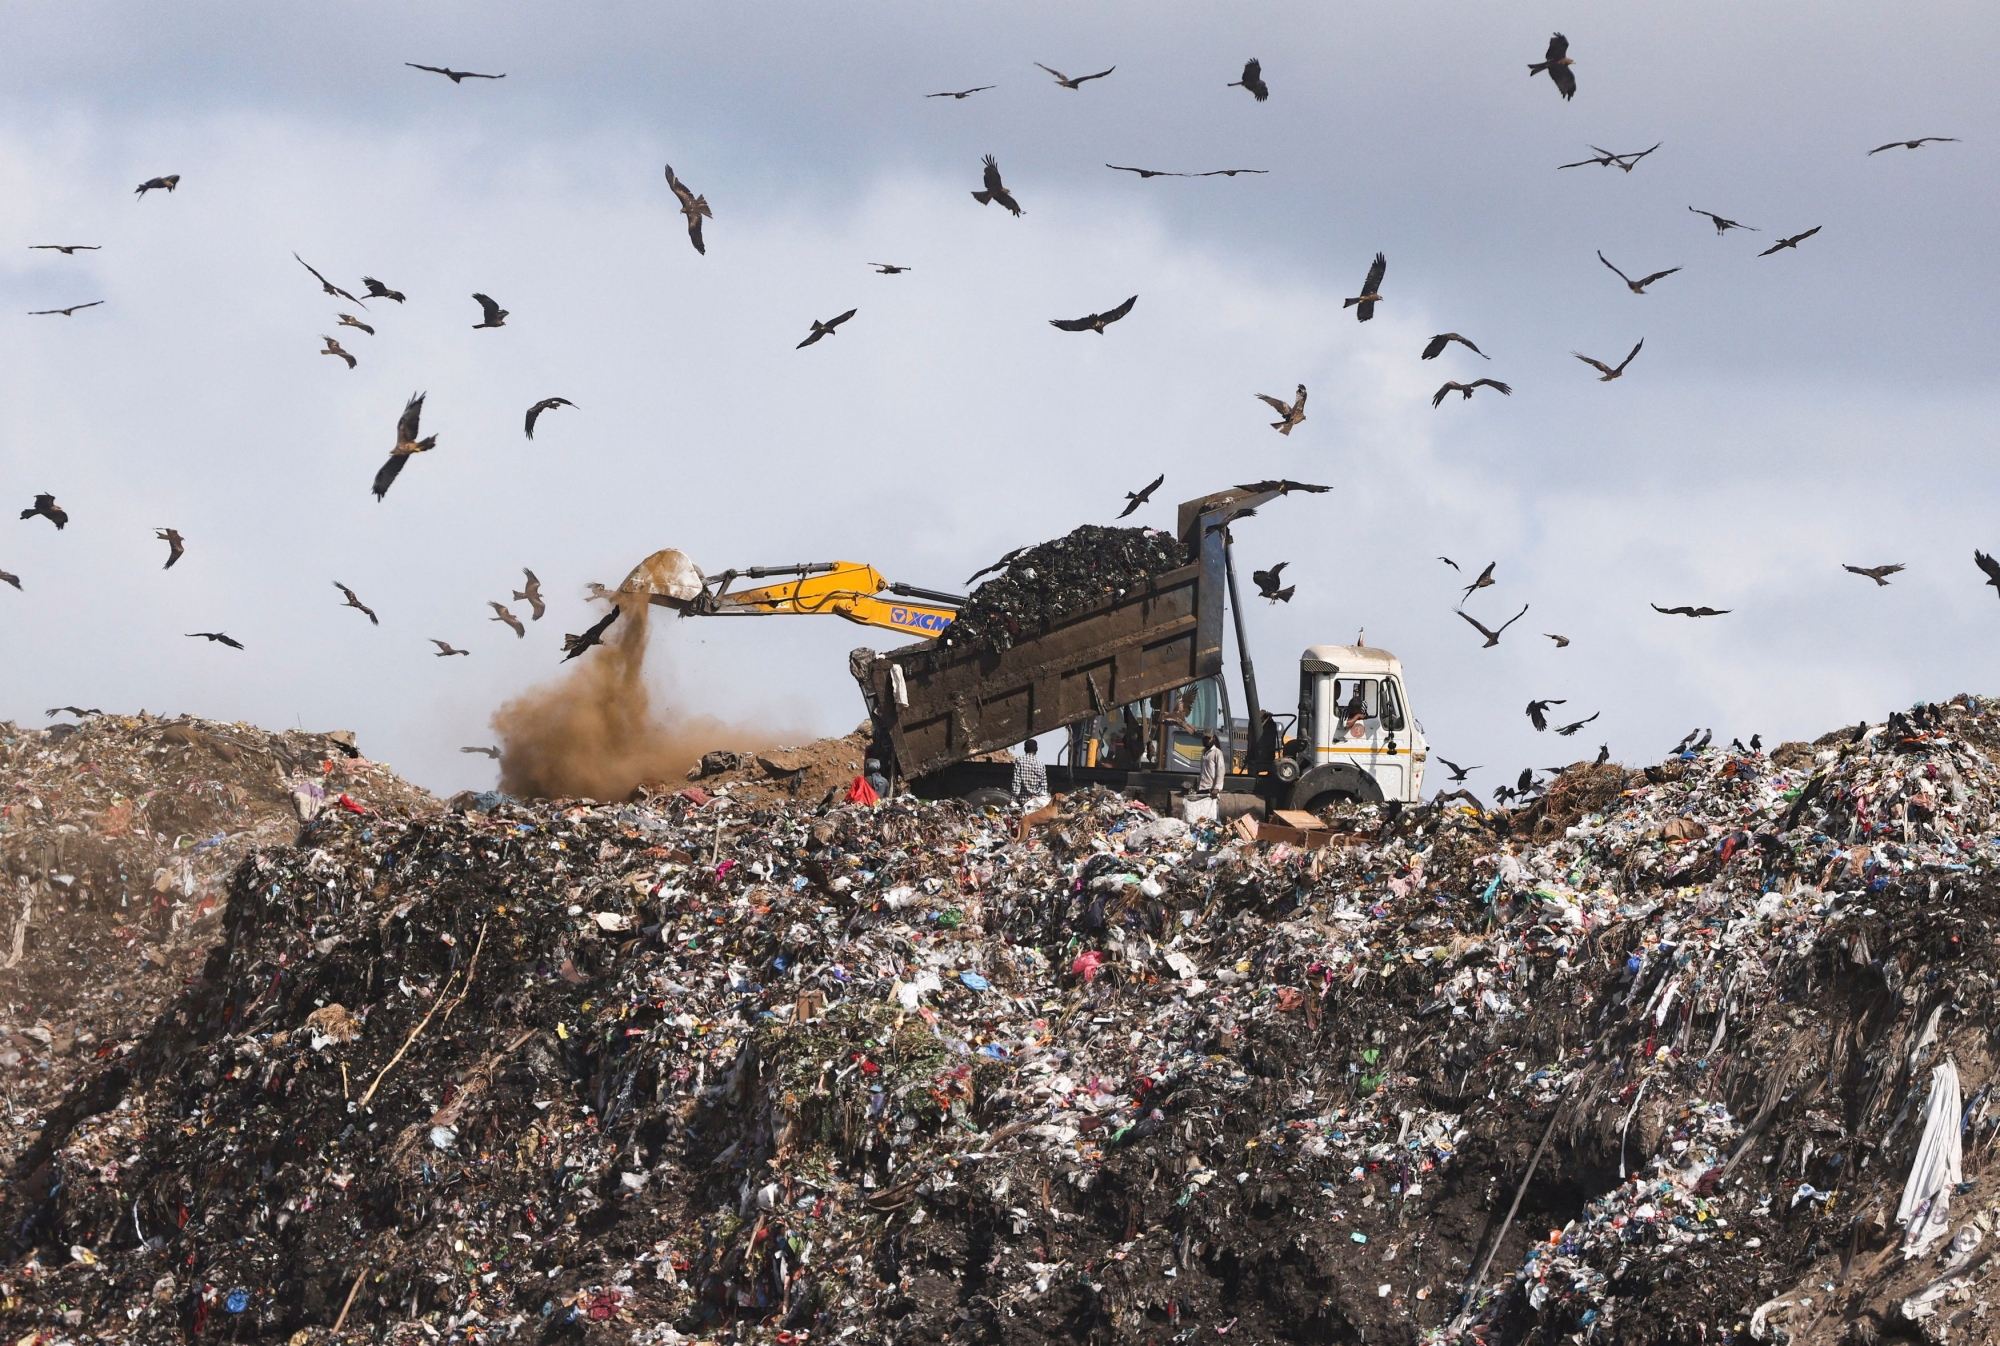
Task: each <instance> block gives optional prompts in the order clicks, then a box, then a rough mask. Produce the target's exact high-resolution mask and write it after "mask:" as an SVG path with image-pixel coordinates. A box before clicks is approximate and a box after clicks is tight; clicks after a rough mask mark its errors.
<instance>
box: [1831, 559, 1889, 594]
mask: <svg viewBox="0 0 2000 1346" xmlns="http://www.w3.org/2000/svg"><path fill="white" fill-rule="evenodd" d="M1841 569H1842V570H1845V571H1847V572H1848V573H1849V574H1850V575H1866V576H1867V577H1868V578H1869V579H1871V580H1874V581H1875V583H1876V584H1878V585H1880V586H1881V587H1882V588H1884V589H1886V588H1888V587H1889V579H1888V577H1889V576H1891V575H1894V574H1896V573H1897V572H1898V571H1900V570H1902V569H1903V567H1902V565H1901V564H1897V565H1892V566H1851V565H1843V566H1841Z"/></svg>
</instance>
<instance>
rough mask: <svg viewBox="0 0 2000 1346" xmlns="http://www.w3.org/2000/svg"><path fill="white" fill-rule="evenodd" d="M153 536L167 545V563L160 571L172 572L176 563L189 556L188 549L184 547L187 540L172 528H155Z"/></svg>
mask: <svg viewBox="0 0 2000 1346" xmlns="http://www.w3.org/2000/svg"><path fill="white" fill-rule="evenodd" d="M153 536H154V537H156V538H158V539H159V540H160V541H162V542H164V543H166V544H167V563H166V564H165V565H163V566H161V567H160V569H162V570H172V569H173V568H174V562H176V561H178V560H180V559H181V557H183V556H185V555H186V554H187V547H186V546H185V545H184V543H185V541H186V540H185V539H184V538H182V537H181V535H180V533H179V532H177V531H176V530H174V529H172V528H155V529H154V530H153Z"/></svg>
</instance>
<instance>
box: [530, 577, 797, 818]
mask: <svg viewBox="0 0 2000 1346" xmlns="http://www.w3.org/2000/svg"><path fill="white" fill-rule="evenodd" d="M618 606H619V609H620V612H619V617H618V620H617V621H616V622H615V623H613V625H612V627H611V630H610V631H609V632H608V633H607V634H608V636H609V638H608V639H607V640H605V641H604V643H603V644H602V645H600V646H598V647H597V648H595V649H593V650H590V651H589V652H587V653H586V654H584V655H582V656H581V657H580V658H578V659H577V660H576V662H575V664H574V665H572V666H571V667H569V668H566V669H565V670H564V671H563V673H562V674H561V675H560V676H558V677H557V678H556V679H555V680H554V681H552V682H546V683H543V684H542V685H541V686H539V687H535V688H531V689H530V690H528V691H526V692H524V693H522V694H521V695H520V696H517V697H515V698H514V699H513V700H511V701H509V702H507V703H506V704H505V705H503V706H501V707H500V709H499V710H497V711H495V712H494V713H493V721H492V724H493V729H494V731H495V732H496V733H497V734H498V735H499V736H500V788H501V789H502V790H503V791H505V792H506V793H508V794H510V795H514V796H516V797H518V798H522V799H626V798H629V797H630V796H631V794H632V792H633V791H634V790H635V789H637V788H638V786H640V785H641V784H643V783H646V782H649V781H667V782H679V781H682V780H683V779H685V777H686V776H687V772H688V768H690V767H692V766H693V765H694V764H695V763H696V762H697V761H698V760H700V758H701V755H702V754H703V753H705V752H707V751H709V750H710V749H712V748H721V747H728V748H736V749H745V750H751V751H755V750H758V749H762V748H769V747H772V746H774V743H775V740H774V739H773V736H772V731H771V730H769V729H753V728H746V727H745V726H742V725H732V724H728V723H726V722H724V721H722V720H719V719H717V718H715V717H714V716H711V715H698V714H687V713H684V712H680V711H676V710H673V709H664V708H663V709H655V708H654V706H653V704H652V694H651V692H650V690H649V689H648V688H647V686H646V677H645V666H646V636H647V622H646V619H647V615H648V613H649V612H650V611H651V607H650V605H649V604H648V603H647V601H646V599H645V598H644V597H643V596H641V595H631V594H627V595H622V596H620V598H619V599H618Z"/></svg>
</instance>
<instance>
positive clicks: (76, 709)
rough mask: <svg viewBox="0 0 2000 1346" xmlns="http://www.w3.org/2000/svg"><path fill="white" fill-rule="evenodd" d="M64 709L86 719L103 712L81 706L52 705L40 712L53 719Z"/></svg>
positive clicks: (81, 718)
mask: <svg viewBox="0 0 2000 1346" xmlns="http://www.w3.org/2000/svg"><path fill="white" fill-rule="evenodd" d="M64 711H68V712H69V713H70V714H72V715H74V716H76V718H77V719H79V720H87V719H89V718H90V717H91V716H93V715H102V714H103V713H104V712H103V711H101V710H85V709H84V708H83V707H82V706H53V707H51V708H49V709H48V710H46V711H43V712H42V713H43V714H44V715H47V716H48V717H49V718H50V719H51V720H53V719H54V718H55V717H56V716H58V715H60V714H62V713H63V712H64Z"/></svg>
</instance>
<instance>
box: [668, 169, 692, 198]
mask: <svg viewBox="0 0 2000 1346" xmlns="http://www.w3.org/2000/svg"><path fill="white" fill-rule="evenodd" d="M667 189H668V190H669V191H671V192H672V193H673V194H674V195H675V196H676V197H678V198H680V203H681V204H682V205H683V206H685V205H689V204H691V203H692V202H693V201H694V193H693V192H691V191H689V190H688V189H687V185H686V184H685V183H683V182H682V181H681V180H680V179H679V178H677V177H675V176H674V166H673V165H672V164H668V165H667Z"/></svg>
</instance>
